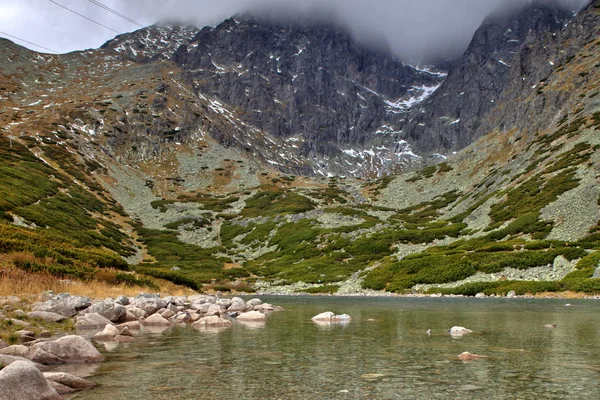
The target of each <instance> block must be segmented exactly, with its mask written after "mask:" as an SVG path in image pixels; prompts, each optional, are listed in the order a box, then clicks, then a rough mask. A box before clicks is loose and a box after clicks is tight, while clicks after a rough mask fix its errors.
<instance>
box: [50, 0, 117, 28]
mask: <svg viewBox="0 0 600 400" xmlns="http://www.w3.org/2000/svg"><path fill="white" fill-rule="evenodd" d="M48 1H49V2H50V3H53V4H56V5H57V6H59V7H62V8H64V9H65V10H68V11H70V12H72V13H73V14H76V15H79V16H80V17H81V18H85V19H87V20H88V21H90V22H93V23H95V24H96V25H100V26H101V27H103V28H106V29H108V30H110V31H113V32H115V33H121V32H119V31H116V30H114V29H113V28H109V27H108V26H106V25H104V24H101V23H100V22H98V21H94V20H93V19H91V18H88V17H86V16H85V15H83V14H80V13H78V12H77V11H73V10H71V9H70V8H68V7H65V6H63V5H62V4H59V3H57V2H55V1H54V0H48Z"/></svg>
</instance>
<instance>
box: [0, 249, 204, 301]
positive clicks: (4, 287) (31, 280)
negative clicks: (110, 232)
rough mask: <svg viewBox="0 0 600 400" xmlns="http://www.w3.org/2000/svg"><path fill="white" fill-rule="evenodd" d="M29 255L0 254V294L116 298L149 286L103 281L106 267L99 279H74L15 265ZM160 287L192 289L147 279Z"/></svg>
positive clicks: (178, 292) (169, 291)
mask: <svg viewBox="0 0 600 400" xmlns="http://www.w3.org/2000/svg"><path fill="white" fill-rule="evenodd" d="M34 259H35V257H33V256H32V255H31V254H27V253H11V254H3V255H0V296H9V295H13V296H18V297H21V298H23V299H31V298H34V297H37V295H39V294H40V293H42V292H44V291H47V290H51V291H53V292H54V293H62V292H68V293H70V294H72V295H78V296H88V297H91V298H94V299H103V298H106V297H116V296H119V295H125V296H136V295H138V294H139V293H142V292H148V291H149V289H147V288H142V287H136V286H127V285H125V284H119V285H112V284H109V283H107V282H104V281H102V276H103V275H104V274H109V273H110V271H108V270H106V271H105V270H100V271H99V273H98V278H100V279H99V280H89V281H77V280H68V279H60V278H58V277H56V276H53V275H50V274H48V273H42V272H40V273H30V272H25V271H22V270H20V269H18V268H16V267H14V264H13V263H14V261H16V260H34ZM148 279H150V280H152V281H153V282H154V283H155V284H157V285H158V286H159V287H160V291H159V292H160V293H161V294H162V295H172V296H183V295H186V296H187V295H191V294H194V293H195V292H194V291H193V290H191V289H188V288H185V287H182V286H178V285H175V284H173V283H171V282H169V281H165V280H162V279H156V278H148Z"/></svg>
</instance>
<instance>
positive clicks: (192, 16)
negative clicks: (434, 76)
mask: <svg viewBox="0 0 600 400" xmlns="http://www.w3.org/2000/svg"><path fill="white" fill-rule="evenodd" d="M134 2H135V1H134ZM152 2H153V3H154V4H155V5H156V7H157V8H162V9H164V10H165V12H166V13H167V14H168V17H170V18H184V19H186V20H187V21H189V22H193V23H196V24H199V25H215V24H217V23H218V22H220V21H221V20H223V19H226V18H228V17H230V16H232V15H234V14H236V13H240V12H242V13H243V12H249V13H252V14H254V15H260V14H263V15H269V16H270V17H279V18H283V19H291V20H299V19H315V20H319V21H326V20H332V21H335V22H336V23H338V24H339V25H342V26H346V27H348V28H349V29H350V30H351V31H352V32H353V33H354V34H355V35H356V37H357V38H358V39H359V40H361V41H362V42H364V43H367V44H369V45H375V46H377V47H381V48H388V47H389V48H390V49H391V50H392V51H393V52H394V53H395V54H397V55H398V56H399V57H401V58H402V59H403V60H406V61H412V62H419V61H423V60H431V59H444V58H448V57H457V56H460V54H462V52H463V51H464V50H465V49H466V47H467V45H468V43H469V41H470V40H471V38H472V36H473V33H474V32H475V30H476V29H477V28H478V27H479V26H480V25H481V23H482V22H483V21H484V19H485V18H486V16H488V15H489V14H490V13H496V12H514V11H516V10H518V9H519V8H523V7H524V6H526V5H528V4H531V3H539V4H558V5H561V6H563V7H565V8H570V9H572V10H573V11H576V10H578V9H580V8H581V7H582V6H584V5H585V4H586V3H587V2H588V0H402V1H398V0H370V1H364V0H304V1H301V2H300V1H297V0H277V1H273V0H250V1H248V0H230V1H226V2H224V4H220V5H214V6H211V5H208V4H207V2H198V1H193V0H167V1H164V0H152ZM176 5H177V6H178V7H176Z"/></svg>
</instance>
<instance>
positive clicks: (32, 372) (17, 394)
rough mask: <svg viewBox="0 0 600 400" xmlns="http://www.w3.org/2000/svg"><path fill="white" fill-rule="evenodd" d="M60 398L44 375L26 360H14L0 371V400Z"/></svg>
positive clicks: (48, 399) (58, 399)
mask: <svg viewBox="0 0 600 400" xmlns="http://www.w3.org/2000/svg"><path fill="white" fill-rule="evenodd" d="M16 399H22V400H61V397H60V395H59V394H58V393H57V392H56V390H54V389H53V388H52V387H50V385H49V384H48V381H47V380H46V378H45V377H44V375H43V374H42V373H41V372H40V371H39V370H38V369H37V368H36V367H35V365H34V364H33V363H31V362H28V361H15V362H13V363H11V364H10V365H9V366H7V367H4V368H3V369H2V370H1V371H0V400H16Z"/></svg>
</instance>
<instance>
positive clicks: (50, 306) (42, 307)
mask: <svg viewBox="0 0 600 400" xmlns="http://www.w3.org/2000/svg"><path fill="white" fill-rule="evenodd" d="M91 305H92V302H91V300H90V299H89V298H87V297H82V296H71V295H70V294H69V293H61V294H59V295H57V296H55V297H54V298H52V299H50V300H48V301H46V302H44V303H41V304H37V305H36V306H35V307H34V308H33V310H34V311H48V312H53V313H56V314H60V315H63V316H65V317H72V316H74V315H75V314H77V311H80V310H84V309H86V308H88V307H89V306H91Z"/></svg>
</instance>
